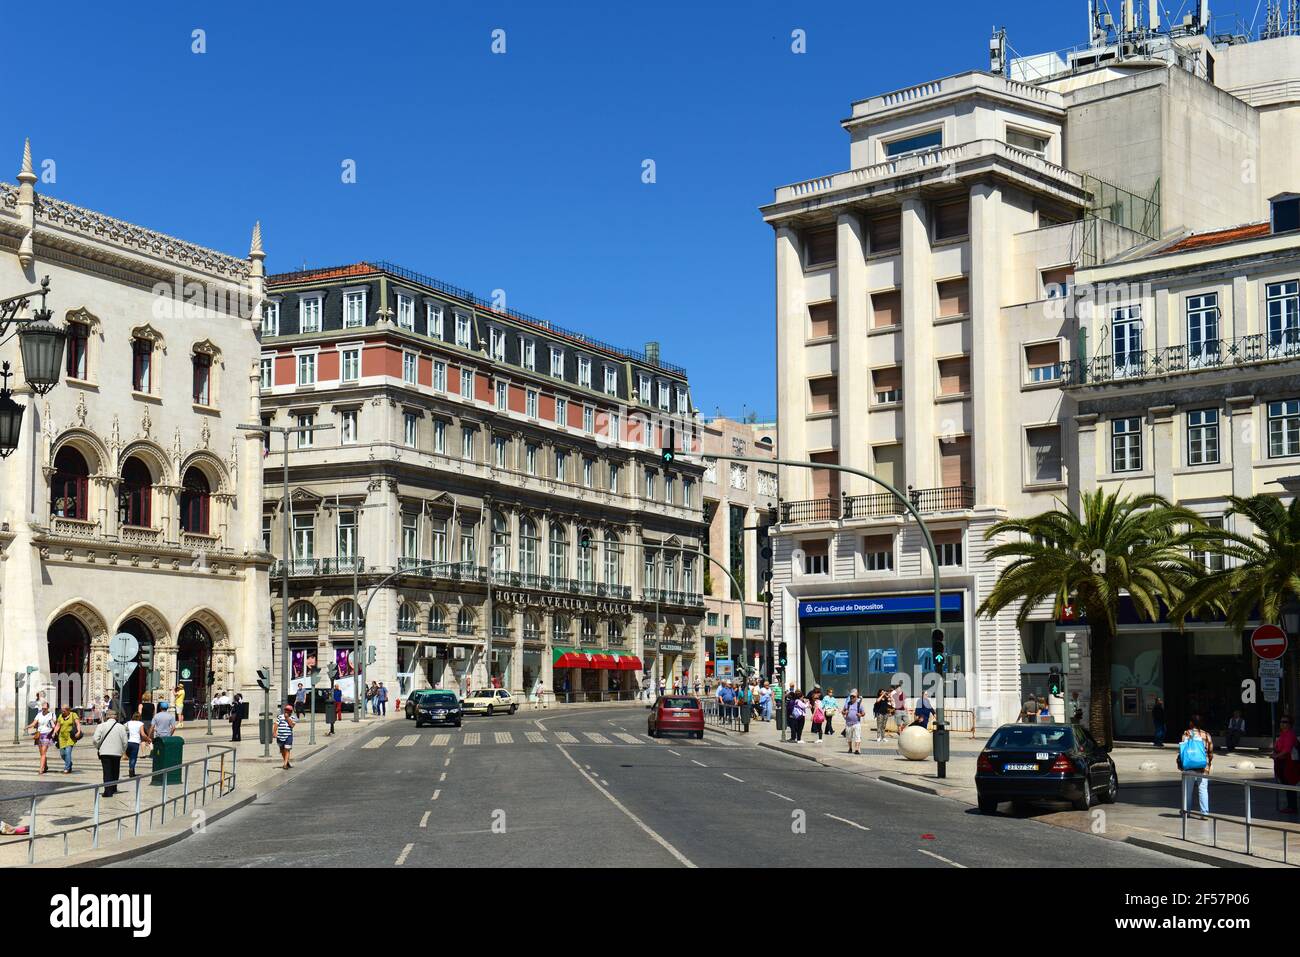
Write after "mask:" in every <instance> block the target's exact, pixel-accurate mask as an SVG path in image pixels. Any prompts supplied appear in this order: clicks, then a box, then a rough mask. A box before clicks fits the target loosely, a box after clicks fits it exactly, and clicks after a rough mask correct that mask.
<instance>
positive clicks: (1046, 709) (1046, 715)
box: [1038, 698, 1052, 724]
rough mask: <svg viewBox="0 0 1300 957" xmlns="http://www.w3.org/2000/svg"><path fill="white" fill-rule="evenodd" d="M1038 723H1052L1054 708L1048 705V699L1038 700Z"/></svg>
mask: <svg viewBox="0 0 1300 957" xmlns="http://www.w3.org/2000/svg"><path fill="white" fill-rule="evenodd" d="M1038 723H1039V724H1051V723H1052V708H1051V705H1049V704H1048V703H1047V699H1046V698H1039V699H1038Z"/></svg>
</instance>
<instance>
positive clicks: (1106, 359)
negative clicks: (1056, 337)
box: [1061, 328, 1300, 385]
mask: <svg viewBox="0 0 1300 957" xmlns="http://www.w3.org/2000/svg"><path fill="white" fill-rule="evenodd" d="M1295 358H1300V330H1297V329H1293V328H1287V329H1284V330H1282V331H1281V332H1280V333H1271V332H1270V333H1263V332H1257V333H1253V334H1252V335H1248V336H1238V337H1237V338H1235V339H1207V340H1205V341H1204V342H1202V343H1200V344H1199V345H1197V346H1195V347H1189V346H1187V345H1185V344H1184V345H1169V346H1163V347H1161V348H1159V349H1140V350H1136V351H1133V352H1126V353H1123V354H1122V355H1121V356H1120V357H1119V359H1118V360H1117V359H1116V358H1115V356H1114V355H1112V354H1110V353H1104V354H1102V355H1095V356H1093V357H1091V358H1089V359H1071V360H1067V361H1063V362H1062V363H1061V377H1062V379H1063V380H1064V381H1065V383H1066V384H1068V385H1087V384H1088V383H1092V382H1116V381H1120V380H1126V379H1145V378H1150V377H1154V376H1162V375H1170V374H1174V373H1182V372H1195V371H1198V370H1200V369H1220V368H1224V367H1231V366H1242V365H1250V364H1255V363H1261V362H1280V361H1283V360H1286V359H1295Z"/></svg>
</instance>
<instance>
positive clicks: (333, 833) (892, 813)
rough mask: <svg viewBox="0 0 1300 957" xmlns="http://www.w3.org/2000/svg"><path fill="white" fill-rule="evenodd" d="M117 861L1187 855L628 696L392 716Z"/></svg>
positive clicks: (804, 861)
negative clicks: (240, 801) (655, 717)
mask: <svg viewBox="0 0 1300 957" xmlns="http://www.w3.org/2000/svg"><path fill="white" fill-rule="evenodd" d="M318 760H319V761H320V763H319V764H315V763H314V761H313V762H309V763H308V764H306V765H304V766H302V767H300V768H295V769H293V770H291V771H289V772H287V773H288V774H290V775H293V780H291V781H290V782H289V783H288V784H286V785H284V786H283V787H281V788H279V789H277V790H276V791H274V792H272V793H271V794H269V795H268V796H266V797H265V798H263V799H261V800H259V801H257V802H256V803H255V804H253V805H250V806H249V807H247V808H244V809H242V810H240V811H237V812H235V813H234V814H231V815H229V816H227V817H225V818H223V819H222V820H220V821H217V822H215V823H214V824H212V825H210V826H209V827H207V828H206V830H204V831H203V832H202V833H199V834H196V835H194V836H192V837H189V838H187V839H185V840H183V841H180V842H178V843H176V844H174V845H172V846H171V847H167V848H164V849H162V850H159V851H156V852H154V853H151V854H147V855H144V856H142V857H138V858H135V859H133V860H132V861H130V862H127V863H126V864H125V865H124V866H168V867H177V866H200V867H202V866H208V867H210V866H229V867H250V866H259V865H278V866H294V867H297V866H303V865H326V866H329V865H338V866H353V867H355V866H373V867H391V866H402V867H435V868H436V867H447V866H456V867H499V866H515V867H534V866H562V867H591V866H598V867H624V866H640V867H682V866H690V865H694V866H700V867H709V866H721V865H741V866H746V865H748V866H759V865H761V866H773V865H778V866H779V865H791V866H804V865H819V866H820V865H825V864H827V863H842V864H847V865H853V866H893V867H939V868H943V867H969V868H978V867H1026V866H1039V867H1043V866H1047V867H1164V868H1167V867H1184V866H1189V865H1188V864H1187V862H1184V861H1181V860H1178V859H1176V858H1172V857H1168V856H1165V855H1162V854H1158V853H1156V852H1153V851H1147V850H1143V849H1141V848H1136V847H1130V846H1128V845H1124V844H1120V843H1117V842H1115V841H1110V840H1106V839H1103V838H1099V837H1096V836H1094V835H1091V834H1086V833H1080V832H1077V831H1071V830H1067V829H1063V828H1057V827H1052V826H1049V825H1046V824H1043V823H1040V822H1037V821H1033V820H1024V819H1015V818H1011V817H1002V816H999V817H985V816H982V815H980V814H978V813H977V812H975V811H974V809H972V808H970V807H968V806H967V805H964V804H961V803H959V802H956V801H950V800H947V799H944V798H938V797H933V796H930V795H926V794H921V793H918V792H915V791H911V790H908V789H905V788H900V787H895V786H893V785H889V784H884V783H879V782H874V781H868V780H864V779H863V778H860V777H855V776H852V775H849V774H846V773H844V772H841V771H836V770H833V769H830V768H825V767H822V766H820V765H817V764H813V763H812V762H808V761H803V760H799V759H797V758H791V757H789V756H786V755H782V754H778V753H776V752H773V751H771V750H770V749H765V748H754V747H750V746H748V745H743V744H736V743H733V742H731V741H729V740H722V739H720V738H719V737H718V736H715V735H711V734H710V735H708V736H707V737H706V738H705V739H704V740H703V741H695V740H685V739H675V738H674V739H660V740H659V741H654V740H652V739H650V738H648V737H646V735H645V711H644V710H643V709H640V708H637V709H632V708H627V707H623V708H608V709H599V710H583V711H569V712H565V711H562V710H556V711H552V712H550V713H547V714H544V715H543V716H541V717H540V718H536V717H534V715H532V714H529V715H523V714H520V715H514V716H504V715H502V716H494V717H492V718H486V717H478V718H472V719H467V721H466V724H465V727H464V728H463V729H460V730H457V729H449V728H421V729H419V730H418V731H417V730H416V729H415V726H414V724H413V723H412V722H405V721H397V722H388V723H386V724H385V725H384V726H383V727H382V728H379V729H376V731H374V732H372V733H371V735H370V736H368V737H367V738H366V739H365V740H363V741H360V742H358V743H356V744H353V745H352V746H351V747H349V748H347V749H346V750H344V751H342V752H340V753H335V754H331V755H328V756H325V757H322V758H320V759H318Z"/></svg>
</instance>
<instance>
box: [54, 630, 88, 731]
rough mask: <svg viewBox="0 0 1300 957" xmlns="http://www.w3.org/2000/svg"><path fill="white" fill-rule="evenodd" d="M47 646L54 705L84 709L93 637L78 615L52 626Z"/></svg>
mask: <svg viewBox="0 0 1300 957" xmlns="http://www.w3.org/2000/svg"><path fill="white" fill-rule="evenodd" d="M46 643H47V646H48V651H49V656H50V667H49V675H50V681H51V682H53V684H54V693H53V695H52V696H51V697H52V698H53V701H52V702H51V704H52V705H53V706H54V707H59V708H61V707H63V705H65V704H67V705H69V706H71V707H73V708H81V707H84V706H85V704H86V701H87V689H86V688H85V687H84V685H85V683H86V679H87V677H88V673H89V671H90V634H89V632H87V631H86V626H85V625H83V624H82V623H81V622H80V621H78V620H77V618H76V616H75V615H63V616H61V617H59V618H57V619H55V621H54V624H52V625H50V628H49V631H48V632H46Z"/></svg>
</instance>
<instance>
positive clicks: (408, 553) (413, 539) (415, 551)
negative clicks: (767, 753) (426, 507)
mask: <svg viewBox="0 0 1300 957" xmlns="http://www.w3.org/2000/svg"><path fill="white" fill-rule="evenodd" d="M418 521H419V516H417V515H413V514H411V513H410V512H403V513H402V557H403V558H416V557H418V555H419V541H420V536H419V530H418V529H419V526H418V524H417V523H418Z"/></svg>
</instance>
